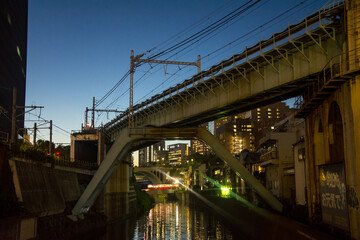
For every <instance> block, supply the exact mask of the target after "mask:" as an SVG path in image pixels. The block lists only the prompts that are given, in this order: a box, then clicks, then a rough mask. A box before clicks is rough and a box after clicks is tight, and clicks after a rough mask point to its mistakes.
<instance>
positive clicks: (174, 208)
mask: <svg viewBox="0 0 360 240" xmlns="http://www.w3.org/2000/svg"><path fill="white" fill-rule="evenodd" d="M102 239H103V240H107V239H136V240H137V239H147V240H152V239H171V240H176V239H239V238H238V237H235V236H234V235H233V233H232V232H231V231H230V229H228V228H227V227H226V224H224V223H223V222H222V221H221V219H219V217H218V216H217V215H216V214H214V211H211V209H209V208H206V207H204V206H201V205H198V204H193V202H189V201H188V199H186V200H184V199H183V200H181V199H180V200H179V201H174V202H165V201H164V202H158V203H156V205H155V206H154V207H153V208H152V209H151V210H150V211H149V212H148V213H146V214H145V215H144V216H142V217H140V218H139V219H136V220H127V221H126V222H119V223H115V224H111V225H109V227H108V229H107V232H106V235H105V236H103V238H102Z"/></svg>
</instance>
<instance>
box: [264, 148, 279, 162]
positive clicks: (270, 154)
mask: <svg viewBox="0 0 360 240" xmlns="http://www.w3.org/2000/svg"><path fill="white" fill-rule="evenodd" d="M271 159H278V150H277V148H272V149H271V150H270V151H268V152H266V153H264V154H262V155H261V156H260V161H261V162H264V161H267V160H271Z"/></svg>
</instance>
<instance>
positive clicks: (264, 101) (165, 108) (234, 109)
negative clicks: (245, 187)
mask: <svg viewBox="0 0 360 240" xmlns="http://www.w3.org/2000/svg"><path fill="white" fill-rule="evenodd" d="M343 12H344V4H343V3H339V4H337V5H333V6H331V7H330V8H328V9H326V10H321V11H319V12H317V13H315V14H313V15H311V16H308V17H306V18H305V19H304V20H303V21H301V22H299V23H297V24H294V25H289V26H288V27H287V28H286V29H285V30H284V31H282V32H279V33H275V34H273V35H272V36H271V37H270V38H268V39H266V40H263V41H260V42H259V43H257V44H256V45H254V46H252V47H249V48H247V49H246V50H245V51H243V52H241V53H239V54H236V55H233V56H232V57H231V58H229V59H226V60H224V61H222V62H221V63H220V64H218V65H215V66H212V67H211V68H210V69H209V70H206V71H202V72H200V73H198V74H197V75H195V76H193V77H192V78H191V79H187V80H185V81H184V82H183V83H181V84H178V85H177V86H175V87H172V88H169V89H167V90H165V91H164V92H162V93H160V94H157V95H155V96H153V97H152V98H151V99H148V100H146V101H145V102H143V103H141V104H137V105H135V106H134V107H133V114H134V115H133V116H132V117H131V118H130V116H129V112H128V111H125V112H124V113H123V114H121V115H120V116H118V117H117V118H115V119H114V120H112V121H111V122H109V123H108V124H106V125H105V126H104V133H105V135H106V136H107V137H108V139H109V141H110V142H112V147H111V148H110V150H109V151H108V153H107V155H106V156H105V159H104V160H103V161H102V163H101V165H100V167H99V169H98V170H97V172H96V173H95V175H94V177H93V179H92V180H91V182H90V183H89V185H88V186H87V188H86V189H85V191H84V192H83V194H82V195H81V197H80V199H79V200H78V202H77V203H76V205H75V207H74V208H73V210H72V218H73V219H76V218H77V217H78V216H82V214H83V213H86V212H87V211H88V210H89V208H90V207H91V206H92V205H93V203H94V201H95V200H96V198H97V196H98V195H99V194H100V192H101V191H102V190H103V188H104V186H105V184H106V183H107V181H108V180H109V178H110V177H111V175H112V173H113V172H114V171H115V169H116V168H117V166H118V165H119V164H120V162H121V161H123V160H124V159H125V158H126V157H127V156H128V154H129V153H130V152H131V151H133V150H135V149H137V148H139V146H140V145H141V146H144V145H147V144H148V145H149V144H152V143H154V142H156V141H159V140H172V139H191V138H196V139H200V140H202V141H204V142H205V143H207V144H208V145H209V146H210V147H211V148H212V149H213V151H214V152H215V153H216V154H217V155H218V156H219V157H220V158H221V159H222V160H224V161H225V162H227V163H228V165H229V166H230V167H231V168H232V169H233V170H234V171H235V172H237V173H238V174H240V176H241V177H242V178H243V179H244V180H245V181H247V183H248V184H250V185H251V186H252V187H253V188H254V189H255V190H256V191H257V193H258V194H259V195H260V196H261V197H262V198H263V199H264V200H265V201H266V202H267V203H268V204H269V206H270V207H272V208H273V209H274V210H276V211H279V212H281V211H282V204H281V203H280V202H279V201H278V200H277V199H276V198H275V197H274V196H273V195H272V194H271V193H270V192H269V191H268V190H267V189H266V188H265V187H264V186H263V185H262V184H261V183H260V182H259V181H257V179H256V178H255V177H254V176H252V175H251V174H250V173H249V172H248V171H247V170H246V169H245V168H244V167H243V166H242V165H241V164H240V163H239V161H238V160H236V159H235V158H234V156H232V155H231V154H230V153H229V152H228V151H227V150H226V149H225V147H224V146H223V145H222V144H221V143H219V141H218V140H217V139H216V138H215V137H214V136H213V135H212V134H210V133H209V132H207V130H205V129H202V128H196V127H194V126H197V125H199V124H201V123H204V122H209V121H212V120H215V119H219V118H222V117H225V116H229V115H232V114H236V113H241V112H245V111H247V110H250V109H253V108H256V107H260V106H265V105H268V104H270V103H273V102H277V101H281V100H285V99H288V98H290V97H295V96H298V95H300V94H302V93H303V91H304V89H307V87H309V86H311V85H312V84H313V83H314V81H316V80H317V79H318V75H319V74H321V73H322V71H323V70H324V67H325V66H329V64H328V63H329V62H330V61H332V60H333V59H337V58H336V56H339V55H341V54H343V49H342V42H343V41H344V32H343V29H344V28H343V27H342V23H341V21H340V19H341V16H342V14H343ZM334 64H336V62H334ZM129 119H134V128H131V129H129V128H128V125H129ZM146 126H157V127H146Z"/></svg>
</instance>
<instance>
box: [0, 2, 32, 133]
mask: <svg viewBox="0 0 360 240" xmlns="http://www.w3.org/2000/svg"><path fill="white" fill-rule="evenodd" d="M27 21H28V1H27V0H9V1H6V0H3V1H0V34H1V37H0V140H4V138H10V137H11V116H12V104H13V88H14V87H16V89H17V101H16V102H17V105H18V106H25V87H26V54H27ZM23 111H24V109H18V110H17V114H16V115H19V114H21V113H23ZM16 127H17V128H16V131H17V130H18V129H19V128H23V127H24V116H23V115H22V116H19V117H18V118H17V121H16ZM20 133H21V132H20Z"/></svg>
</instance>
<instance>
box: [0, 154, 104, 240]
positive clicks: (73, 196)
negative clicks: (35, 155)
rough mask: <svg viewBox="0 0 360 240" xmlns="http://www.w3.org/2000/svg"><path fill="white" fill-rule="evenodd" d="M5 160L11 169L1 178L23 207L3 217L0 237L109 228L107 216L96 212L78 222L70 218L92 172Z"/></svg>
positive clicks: (68, 234) (81, 232)
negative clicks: (70, 170) (86, 173)
mask: <svg viewBox="0 0 360 240" xmlns="http://www.w3.org/2000/svg"><path fill="white" fill-rule="evenodd" d="M4 159H5V158H2V160H4ZM2 163H3V164H1V165H2V166H7V167H6V168H7V169H8V170H7V171H1V178H2V179H3V178H4V179H7V182H10V183H11V186H12V191H10V193H9V194H10V195H11V194H12V195H14V197H15V201H13V204H18V205H19V206H22V210H21V211H20V212H13V213H12V215H9V217H6V218H5V217H3V218H1V219H0V239H34V238H37V239H69V238H73V237H75V236H83V235H84V234H88V233H90V232H92V233H99V232H102V230H103V229H104V228H105V219H104V218H103V217H102V216H101V215H99V214H96V213H95V212H94V211H92V212H91V213H89V214H88V215H87V216H86V218H85V219H84V220H81V221H78V222H72V221H71V220H70V219H69V218H67V217H66V215H67V214H69V213H70V211H71V208H72V206H73V204H74V203H75V202H76V201H77V199H79V197H80V194H81V192H82V191H83V189H84V188H85V186H86V185H87V184H88V183H89V180H90V179H91V177H92V176H91V175H84V174H81V173H78V172H69V171H65V170H64V169H62V170H60V169H56V168H57V167H56V166H55V168H54V166H51V165H50V164H46V163H45V164H44V163H37V162H33V161H29V160H24V159H19V158H11V159H9V160H4V161H2ZM5 163H6V164H5ZM3 169H5V167H4V168H3ZM0 170H1V169H0ZM75 170H76V169H75ZM1 192H2V194H5V195H6V193H4V192H3V191H1Z"/></svg>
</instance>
